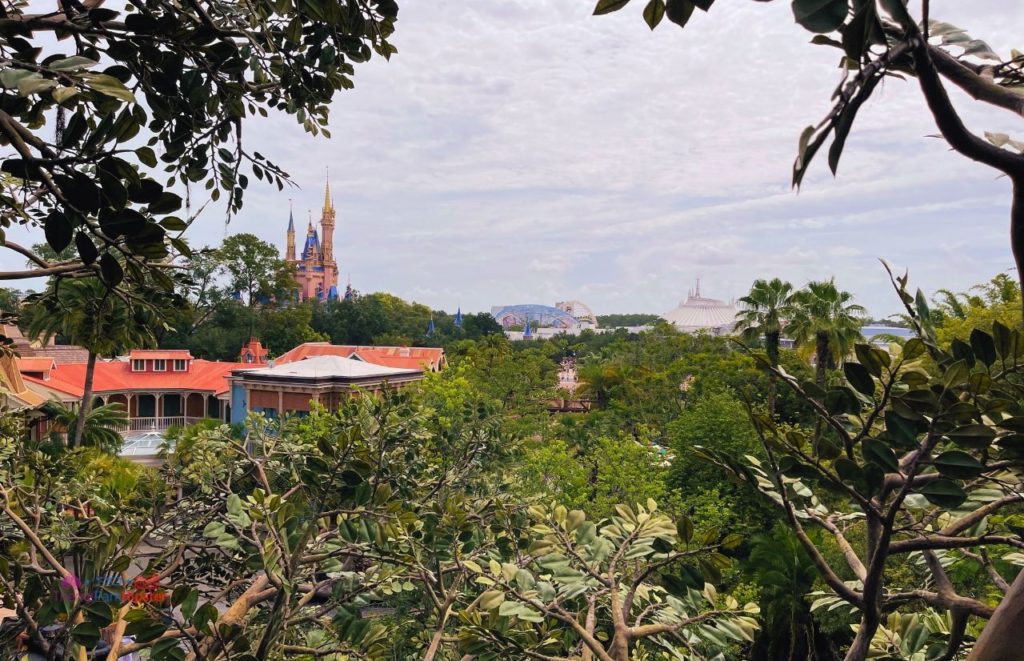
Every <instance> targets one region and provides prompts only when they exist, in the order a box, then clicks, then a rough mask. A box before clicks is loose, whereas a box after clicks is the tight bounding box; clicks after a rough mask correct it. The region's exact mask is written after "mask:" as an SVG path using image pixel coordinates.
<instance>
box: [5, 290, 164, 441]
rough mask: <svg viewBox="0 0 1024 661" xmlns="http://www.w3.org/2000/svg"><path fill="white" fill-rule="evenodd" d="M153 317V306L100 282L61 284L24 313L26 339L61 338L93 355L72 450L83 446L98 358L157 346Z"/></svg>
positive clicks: (75, 426)
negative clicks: (155, 343)
mask: <svg viewBox="0 0 1024 661" xmlns="http://www.w3.org/2000/svg"><path fill="white" fill-rule="evenodd" d="M151 312H152V311H151V308H150V306H149V304H148V303H143V302H141V301H139V300H137V299H136V298H135V297H133V296H132V295H131V293H126V292H123V291H113V290H110V289H108V288H107V286H106V285H104V284H103V283H102V282H101V281H100V280H99V279H98V278H88V279H86V278H83V279H65V280H57V281H54V282H53V283H51V284H50V287H49V289H48V290H47V291H46V292H44V293H43V294H40V295H39V296H35V297H31V298H30V300H29V302H28V304H27V306H26V309H25V314H24V319H25V322H24V323H25V326H26V332H25V335H26V336H27V337H29V338H30V339H33V340H40V341H43V342H49V341H50V339H52V338H53V337H55V336H58V335H59V336H61V337H62V338H64V339H65V341H67V342H69V343H71V344H77V345H79V346H81V347H84V348H85V349H86V350H87V351H88V352H89V359H88V363H87V365H86V370H85V383H84V384H83V392H82V401H81V405H80V407H79V411H80V412H81V415H80V416H79V417H78V420H77V421H76V423H75V425H74V434H73V435H72V436H71V438H70V439H69V445H70V446H71V447H77V446H78V445H80V444H81V443H82V437H83V433H84V429H85V423H86V418H87V417H88V414H89V410H90V409H91V408H92V400H93V394H92V392H93V390H92V384H93V375H94V374H95V371H96V359H97V358H98V357H99V356H114V355H117V354H119V353H124V352H125V351H128V350H131V349H135V348H143V347H148V346H152V344H153V343H154V342H155V336H154V333H153V331H154V328H155V326H156V325H157V322H156V321H155V319H153V315H152V314H151Z"/></svg>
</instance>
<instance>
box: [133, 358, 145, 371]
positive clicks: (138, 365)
mask: <svg viewBox="0 0 1024 661" xmlns="http://www.w3.org/2000/svg"><path fill="white" fill-rule="evenodd" d="M132 371H133V372H145V371H146V361H144V360H133V361H132Z"/></svg>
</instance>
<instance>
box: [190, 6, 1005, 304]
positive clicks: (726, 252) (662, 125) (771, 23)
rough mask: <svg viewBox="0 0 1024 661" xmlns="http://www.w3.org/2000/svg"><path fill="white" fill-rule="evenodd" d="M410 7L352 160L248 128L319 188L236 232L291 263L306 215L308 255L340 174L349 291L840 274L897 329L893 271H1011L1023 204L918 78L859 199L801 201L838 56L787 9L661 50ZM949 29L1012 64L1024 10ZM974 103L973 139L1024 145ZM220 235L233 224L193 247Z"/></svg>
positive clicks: (352, 105)
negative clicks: (806, 137)
mask: <svg viewBox="0 0 1024 661" xmlns="http://www.w3.org/2000/svg"><path fill="white" fill-rule="evenodd" d="M400 5H401V11H400V14H399V20H398V24H397V32H396V34H395V35H394V39H393V41H394V43H395V45H396V46H397V47H398V49H399V53H398V55H397V56H395V57H393V58H392V59H391V61H390V62H385V61H384V60H382V59H379V58H377V59H375V60H374V61H373V62H371V63H370V64H367V65H363V66H359V67H357V73H356V76H355V82H356V87H355V89H354V90H352V91H348V92H344V93H341V94H339V95H338V96H336V99H335V103H334V105H333V107H332V110H331V125H332V132H333V135H334V137H333V138H332V139H330V140H327V139H324V138H313V137H310V136H307V135H306V134H304V133H303V132H302V131H301V129H300V128H299V127H298V126H296V125H293V124H292V123H291V122H290V120H287V119H273V120H269V121H268V120H262V121H261V120H259V119H258V118H257V119H255V120H251V121H250V122H249V123H248V124H247V125H246V133H247V136H246V142H247V146H249V147H250V148H258V149H259V150H260V151H261V152H263V153H264V154H267V155H268V156H271V157H272V159H273V160H275V161H276V162H277V163H278V164H280V165H281V166H283V167H284V168H285V169H286V170H288V171H289V172H290V173H291V174H292V176H293V178H294V180H295V182H296V183H297V184H298V185H299V186H300V187H301V188H299V189H293V190H286V191H285V192H283V193H279V192H278V191H277V190H276V188H271V187H268V186H265V185H259V186H257V185H256V184H258V182H256V181H255V179H254V178H253V179H252V180H253V182H254V183H253V184H252V185H251V186H250V191H249V193H248V194H247V197H246V207H245V209H244V210H243V212H242V213H241V214H240V215H239V216H238V217H236V218H235V219H234V220H233V221H232V222H231V224H230V225H229V226H228V227H227V228H226V229H227V231H228V232H232V233H234V232H252V233H254V234H257V235H258V236H260V237H262V238H263V239H266V240H268V241H272V242H274V243H275V244H277V245H278V246H279V247H280V248H281V249H282V251H283V248H284V239H285V234H284V233H285V228H286V224H287V217H288V199H289V198H293V199H294V204H295V210H296V214H295V215H296V220H297V222H296V225H297V226H299V227H300V235H301V232H302V230H301V228H304V227H305V219H306V210H307V209H313V210H314V217H318V209H319V207H320V204H321V200H322V194H323V193H322V190H323V183H324V178H325V168H326V167H327V166H329V167H330V179H331V186H332V189H333V191H334V198H335V205H336V207H337V210H338V211H337V213H338V221H337V223H338V224H337V230H336V235H335V246H336V247H335V253H336V255H337V257H338V259H339V263H340V268H341V271H342V281H344V279H345V276H346V274H348V273H351V278H352V284H353V286H354V287H356V288H357V289H359V290H361V291H364V292H370V291H389V292H392V293H394V294H396V295H399V296H401V297H403V298H407V299H414V300H416V301H419V302H422V303H425V304H428V305H430V306H432V307H434V308H442V309H448V310H454V308H455V307H456V306H457V305H461V306H462V309H463V310H464V311H466V310H472V311H477V310H488V309H489V308H490V307H491V306H492V305H505V304H515V303H547V304H553V303H554V302H555V301H557V300H565V299H578V300H581V301H584V302H585V303H588V304H589V305H590V306H591V307H592V308H593V309H594V311H595V312H596V313H597V314H602V313H611V312H654V313H662V312H665V311H667V310H669V309H671V308H673V307H674V306H675V305H676V304H677V303H678V301H679V299H680V298H683V297H685V295H686V292H687V290H688V289H689V288H691V287H692V286H693V282H694V280H695V278H697V277H698V276H700V277H701V278H702V293H703V294H704V295H706V296H714V297H719V298H731V297H734V296H735V297H738V296H741V295H743V294H744V293H745V291H746V290H747V289H748V288H749V286H750V284H751V282H752V281H753V280H754V279H755V278H758V277H774V276H778V277H782V278H786V279H789V280H791V281H793V282H794V284H802V283H803V282H806V281H807V280H808V279H821V278H828V277H830V276H833V275H834V276H835V277H836V279H837V282H838V283H839V285H840V286H841V287H843V288H846V289H849V290H851V291H852V292H854V294H855V295H856V297H857V298H858V300H859V301H860V302H862V303H863V304H865V305H866V306H868V308H869V309H870V311H871V312H872V313H874V314H876V315H878V316H881V315H884V314H889V313H891V312H894V311H896V308H897V302H896V299H895V296H894V295H893V293H892V291H891V289H890V287H889V285H888V283H887V280H886V278H885V274H884V272H883V270H882V268H881V266H880V265H879V262H878V258H880V257H881V258H885V259H887V260H889V261H890V262H891V263H893V264H894V265H896V266H898V267H900V268H909V269H910V274H911V279H912V282H913V283H915V284H916V285H918V286H921V287H923V288H924V289H925V290H926V291H927V292H929V293H930V292H932V291H934V290H935V289H936V288H939V287H948V288H953V289H964V288H967V287H968V286H970V285H972V284H974V283H977V282H980V281H983V280H987V279H988V278H990V277H991V276H993V275H994V274H996V273H998V272H1000V271H1004V270H1007V269H1009V268H1011V267H1012V259H1011V256H1010V252H1009V248H1008V239H1007V235H1008V214H1009V184H1008V183H1007V182H1006V180H1005V179H997V177H996V176H995V173H994V172H993V171H991V170H988V169H986V168H985V167H983V166H980V165H976V164H974V163H972V162H970V161H968V160H966V159H964V158H963V157H960V156H958V155H956V154H952V153H950V152H949V151H948V149H947V147H946V146H945V143H944V142H942V141H940V140H937V139H934V138H929V137H927V136H928V135H929V134H932V133H934V132H935V127H934V125H933V124H932V122H931V119H930V116H929V115H928V113H927V110H926V108H925V106H924V104H923V102H922V100H921V98H920V95H919V93H918V91H917V86H916V83H915V82H914V81H910V82H902V81H899V80H895V79H893V80H890V81H888V82H886V83H885V84H884V86H881V87H880V88H879V89H878V91H877V92H876V94H875V96H874V98H873V99H872V101H871V102H870V103H869V104H868V105H867V106H866V107H865V108H864V109H863V110H862V112H861V113H860V116H859V117H858V121H857V125H856V127H855V130H854V133H853V136H852V138H851V139H850V140H849V142H848V144H847V147H846V151H845V155H844V157H843V161H842V164H841V166H840V173H839V177H838V178H837V179H833V178H832V177H831V175H830V173H829V172H828V168H827V165H826V163H825V160H824V158H823V157H822V158H821V160H820V161H818V162H816V163H815V167H814V169H813V171H812V173H811V175H810V176H809V177H808V178H807V180H806V182H805V185H804V188H803V190H802V191H801V192H800V193H799V194H797V193H796V192H795V191H793V190H791V189H790V186H789V182H790V173H791V165H792V161H793V156H794V154H795V149H796V143H797V138H798V136H799V134H800V132H801V130H802V129H803V128H804V127H805V126H806V125H808V124H811V123H816V122H817V121H819V120H820V119H821V118H822V117H823V116H824V114H825V113H826V112H827V110H828V109H829V97H830V95H831V93H832V90H833V89H834V87H835V85H836V83H837V81H838V75H839V74H838V71H837V69H836V68H835V65H836V63H837V59H838V51H836V50H834V49H830V48H824V47H819V46H812V45H810V44H809V39H810V36H811V35H810V34H808V33H806V32H805V31H803V30H802V29H801V28H799V27H798V26H796V25H795V24H794V23H793V19H792V14H791V11H790V8H789V2H785V1H782V0H778V1H776V2H773V3H770V4H764V3H755V2H750V1H749V0H729V1H726V0H722V1H721V2H718V3H716V4H715V6H714V7H713V9H712V11H711V12H710V13H708V14H704V13H702V12H700V11H698V12H696V13H695V14H694V17H693V19H692V21H691V23H690V25H689V26H688V27H687V29H686V30H679V29H677V28H676V27H675V26H673V25H671V24H668V22H667V21H666V24H665V25H664V26H662V27H660V28H659V29H658V30H656V31H654V32H653V33H652V32H650V31H649V30H648V29H647V27H646V25H645V24H644V23H643V21H642V19H641V17H640V10H641V9H642V2H641V0H634V2H633V3H632V4H631V5H630V6H629V7H627V8H626V9H625V10H623V11H621V12H619V13H617V14H613V15H610V16H605V17H593V16H591V11H592V9H593V0H435V1H432V2H422V1H418V0H406V1H405V2H401V3H400ZM632 5H637V6H635V7H634V6H632ZM932 15H933V16H934V17H936V18H939V19H942V20H948V21H950V22H953V23H955V24H957V25H960V26H961V27H964V28H966V29H968V30H969V31H970V32H971V34H972V35H973V36H975V37H979V38H983V39H985V40H986V41H988V42H989V43H990V44H991V45H992V46H993V47H994V48H995V49H996V50H997V51H999V52H1001V53H1006V52H1008V50H1009V48H1011V47H1014V46H1019V47H1024V43H1021V42H1015V41H1014V38H1015V37H1017V38H1019V37H1021V35H1024V11H1021V9H1020V4H1019V0H971V2H964V1H963V0H934V1H933V2H932ZM955 100H956V101H957V103H958V105H959V107H960V108H962V109H963V111H964V116H965V118H966V119H967V121H968V124H969V125H970V126H971V127H972V128H973V129H975V130H978V131H981V130H994V131H1005V132H1009V133H1014V132H1015V131H1016V132H1017V135H1018V137H1021V134H1024V131H1022V130H1021V129H1022V127H1021V124H1020V122H1019V120H1018V121H1016V122H1014V121H1013V118H1012V116H1010V115H1009V114H1008V113H1005V112H997V111H987V110H982V109H978V108H975V107H973V106H974V105H975V104H973V103H972V102H970V101H969V100H967V99H966V97H964V96H963V95H959V94H957V95H955ZM224 233H225V226H224V217H223V211H222V207H221V208H217V209H213V208H212V207H211V208H208V209H207V211H206V212H205V214H204V217H203V218H202V221H201V222H200V223H198V224H197V226H194V227H193V231H192V234H191V240H192V242H193V243H194V244H195V245H202V244H207V243H214V244H215V243H217V242H219V241H220V240H222V239H223V237H224ZM299 241H300V242H301V236H300V239H299Z"/></svg>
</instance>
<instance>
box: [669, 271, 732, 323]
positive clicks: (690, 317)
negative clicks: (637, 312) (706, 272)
mask: <svg viewBox="0 0 1024 661" xmlns="http://www.w3.org/2000/svg"><path fill="white" fill-rule="evenodd" d="M736 312H737V310H736V303H735V302H734V301H729V302H726V301H720V300H718V299H715V298H705V297H703V296H701V295H700V280H697V287H696V289H694V290H691V291H690V292H688V293H687V296H686V300H685V301H681V302H680V303H679V307H677V308H675V309H674V310H670V311H668V312H666V313H665V314H663V315H662V318H663V319H664V320H665V321H667V322H669V323H670V324H672V325H673V326H675V327H676V328H677V329H679V330H681V331H683V332H684V333H696V332H698V331H707V332H710V333H711V334H713V335H728V334H729V333H731V332H732V331H733V328H734V327H735V326H736Z"/></svg>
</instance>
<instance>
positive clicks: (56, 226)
mask: <svg viewBox="0 0 1024 661" xmlns="http://www.w3.org/2000/svg"><path fill="white" fill-rule="evenodd" d="M73 231H74V226H73V225H72V224H71V221H70V220H68V217H67V216H65V215H64V214H62V213H60V212H59V211H51V212H50V214H49V215H48V216H46V220H45V221H44V224H43V232H44V234H45V235H46V242H47V243H49V244H50V247H51V248H53V250H54V251H55V252H58V253H59V252H60V251H62V250H64V249H65V248H67V247H68V246H69V245H71V235H72V233H73Z"/></svg>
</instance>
